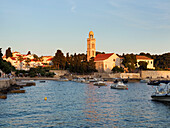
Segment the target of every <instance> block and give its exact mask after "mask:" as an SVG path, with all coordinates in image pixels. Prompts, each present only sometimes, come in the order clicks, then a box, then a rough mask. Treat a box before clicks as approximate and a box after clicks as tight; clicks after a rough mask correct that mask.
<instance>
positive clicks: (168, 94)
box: [151, 84, 170, 102]
mask: <svg viewBox="0 0 170 128" xmlns="http://www.w3.org/2000/svg"><path fill="white" fill-rule="evenodd" d="M169 86H170V84H166V85H165V86H164V87H162V86H159V87H156V92H154V93H153V94H152V95H151V98H152V100H156V101H166V102H170V87H169Z"/></svg>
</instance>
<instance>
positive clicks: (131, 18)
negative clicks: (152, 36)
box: [107, 0, 170, 29]
mask: <svg viewBox="0 0 170 128" xmlns="http://www.w3.org/2000/svg"><path fill="white" fill-rule="evenodd" d="M108 4H109V5H110V7H111V9H110V10H107V13H109V14H110V15H112V16H114V17H115V18H117V19H119V20H122V21H125V22H126V24H127V25H129V26H134V27H138V28H143V29H169V26H170V22H169V21H170V2H168V1H165V2H162V1H161V0H158V1H154V0H150V1H147V0H144V1H143V2H139V1H136V0H128V1H127V0H114V1H112V0H108Z"/></svg>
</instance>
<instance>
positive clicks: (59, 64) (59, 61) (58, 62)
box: [52, 50, 66, 69]
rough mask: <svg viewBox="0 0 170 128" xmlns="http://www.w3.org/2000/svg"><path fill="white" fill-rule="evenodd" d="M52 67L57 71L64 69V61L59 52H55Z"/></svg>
mask: <svg viewBox="0 0 170 128" xmlns="http://www.w3.org/2000/svg"><path fill="white" fill-rule="evenodd" d="M52 62H53V64H54V67H55V68H57V69H65V64H66V59H65V56H64V54H63V53H62V51H61V50H57V52H56V54H55V56H54V58H53V59H52Z"/></svg>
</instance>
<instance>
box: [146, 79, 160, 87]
mask: <svg viewBox="0 0 170 128" xmlns="http://www.w3.org/2000/svg"><path fill="white" fill-rule="evenodd" d="M159 84H160V81H157V80H154V81H150V82H148V85H155V86H159Z"/></svg>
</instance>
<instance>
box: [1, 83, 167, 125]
mask: <svg viewBox="0 0 170 128" xmlns="http://www.w3.org/2000/svg"><path fill="white" fill-rule="evenodd" d="M128 85H129V89H128V90H114V89H110V86H109V85H108V86H106V87H101V88H98V87H96V86H93V85H90V84H82V83H76V82H57V81H46V83H40V82H39V81H36V86H32V87H26V88H24V89H25V90H26V93H24V94H9V95H8V98H7V99H6V100H2V99H1V100H0V127H7V128H10V127H11V128H13V127H14V128H15V127H16V128H18V127H45V128H47V127H59V128H63V127H67V128H76V127H77V128H78V127H82V128H90V127H104V128H113V127H115V128H121V127H125V128H131V127H144V128H145V127H151V128H158V127H160V128H168V127H170V104H168V103H161V102H155V101H152V100H151V97H150V95H151V94H152V92H153V91H154V89H153V88H152V87H151V86H148V85H146V84H143V83H128ZM45 97H47V101H45V100H44V98H45Z"/></svg>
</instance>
